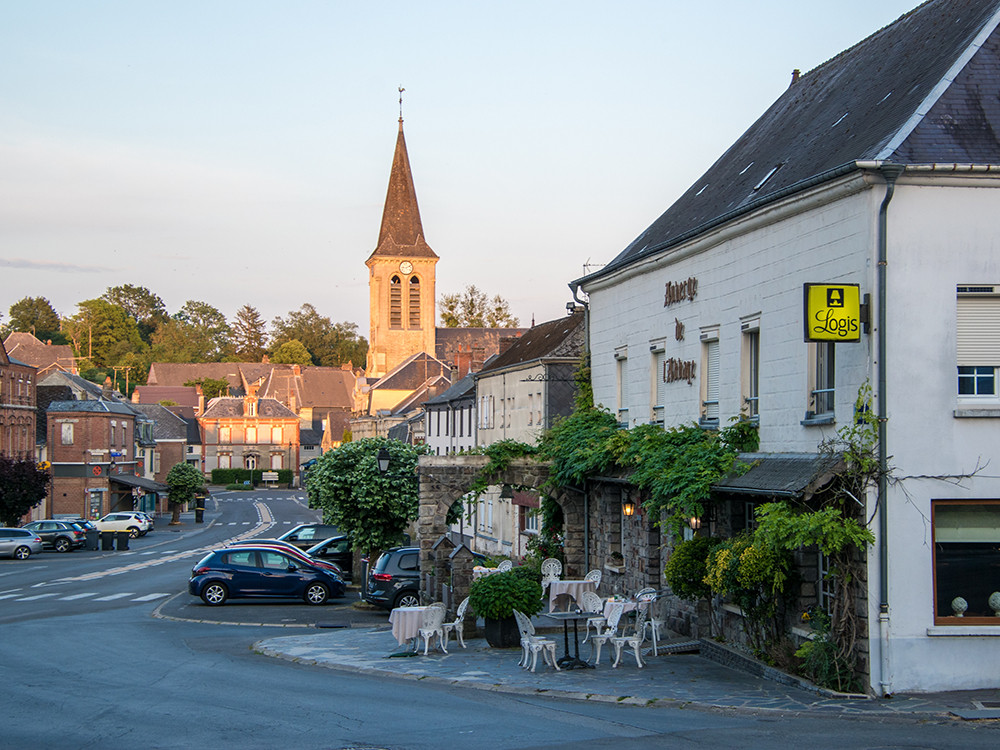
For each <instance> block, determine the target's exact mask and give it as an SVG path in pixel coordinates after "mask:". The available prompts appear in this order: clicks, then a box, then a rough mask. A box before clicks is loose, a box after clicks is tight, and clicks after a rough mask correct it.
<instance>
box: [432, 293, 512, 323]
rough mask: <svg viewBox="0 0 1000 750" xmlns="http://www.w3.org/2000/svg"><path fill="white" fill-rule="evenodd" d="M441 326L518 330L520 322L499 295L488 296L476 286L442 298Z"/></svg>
mask: <svg viewBox="0 0 1000 750" xmlns="http://www.w3.org/2000/svg"><path fill="white" fill-rule="evenodd" d="M440 305H441V324H442V325H444V327H445V328H516V327H517V325H518V320H517V318H516V317H515V316H513V315H511V312H510V305H509V304H508V302H507V300H505V299H504V298H503V297H501V296H500V295H499V294H497V295H494V296H493V297H492V298H490V297H487V296H486V292H483V291H482V290H480V289H479V288H478V287H476V286H475V285H474V284H470V285H469V286H467V287H465V291H463V292H461V293H459V294H446V295H444V296H443V297H441V303H440Z"/></svg>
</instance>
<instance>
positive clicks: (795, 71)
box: [789, 68, 802, 85]
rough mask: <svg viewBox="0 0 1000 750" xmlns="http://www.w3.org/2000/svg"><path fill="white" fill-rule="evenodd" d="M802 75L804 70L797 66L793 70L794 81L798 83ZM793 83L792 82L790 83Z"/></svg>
mask: <svg viewBox="0 0 1000 750" xmlns="http://www.w3.org/2000/svg"><path fill="white" fill-rule="evenodd" d="M800 75H802V71H801V70H799V69H798V68H796V69H795V70H793V71H792V83H796V82H797V81H798V80H799V76H800ZM789 85H791V84H789Z"/></svg>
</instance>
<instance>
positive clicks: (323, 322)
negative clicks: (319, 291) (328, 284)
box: [271, 303, 368, 367]
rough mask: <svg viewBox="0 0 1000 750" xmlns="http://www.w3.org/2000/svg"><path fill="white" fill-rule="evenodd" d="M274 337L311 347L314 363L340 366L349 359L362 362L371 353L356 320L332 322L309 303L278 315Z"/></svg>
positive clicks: (275, 339)
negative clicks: (283, 316)
mask: <svg viewBox="0 0 1000 750" xmlns="http://www.w3.org/2000/svg"><path fill="white" fill-rule="evenodd" d="M271 331H272V333H271V340H272V341H291V340H292V339H298V340H299V341H300V342H302V345H303V346H305V348H306V349H308V350H309V354H310V355H311V356H312V363H313V364H314V365H323V366H324V367H337V366H339V365H342V364H344V363H346V362H352V363H354V364H359V363H361V362H364V361H365V359H366V357H367V355H368V342H367V341H365V339H364V338H362V337H361V336H359V335H358V327H357V326H356V325H355V324H354V323H333V322H332V321H331V320H330V319H329V318H328V317H326V316H323V315H320V314H319V313H318V312H317V311H316V308H315V307H313V306H312V305H310V304H308V303H306V304H304V305H302V307H301V308H300V309H298V310H293V311H292V312H290V313H288V317H287V318H282V317H280V316H279V317H277V318H275V319H274V320H273V321H272V323H271Z"/></svg>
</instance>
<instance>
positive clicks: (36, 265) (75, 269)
mask: <svg viewBox="0 0 1000 750" xmlns="http://www.w3.org/2000/svg"><path fill="white" fill-rule="evenodd" d="M0 268H25V269H29V270H32V271H54V272H56V273H107V272H109V271H111V270H112V269H110V268H108V267H107V266H79V265H76V264H74V263H57V262H55V261H44V260H25V259H24V258H9V259H4V258H0Z"/></svg>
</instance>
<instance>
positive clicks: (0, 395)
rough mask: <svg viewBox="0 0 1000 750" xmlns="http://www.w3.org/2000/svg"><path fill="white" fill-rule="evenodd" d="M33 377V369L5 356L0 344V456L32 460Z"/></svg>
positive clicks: (33, 457) (34, 396)
mask: <svg viewBox="0 0 1000 750" xmlns="http://www.w3.org/2000/svg"><path fill="white" fill-rule="evenodd" d="M35 376H36V370H35V368H34V367H32V366H31V365H28V364H25V363H24V362H22V361H20V360H18V359H14V358H13V357H10V356H8V355H7V350H6V349H5V348H4V345H3V344H0V455H5V456H9V457H10V458H15V459H30V460H34V459H35V457H36V454H35V403H36V395H35Z"/></svg>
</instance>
